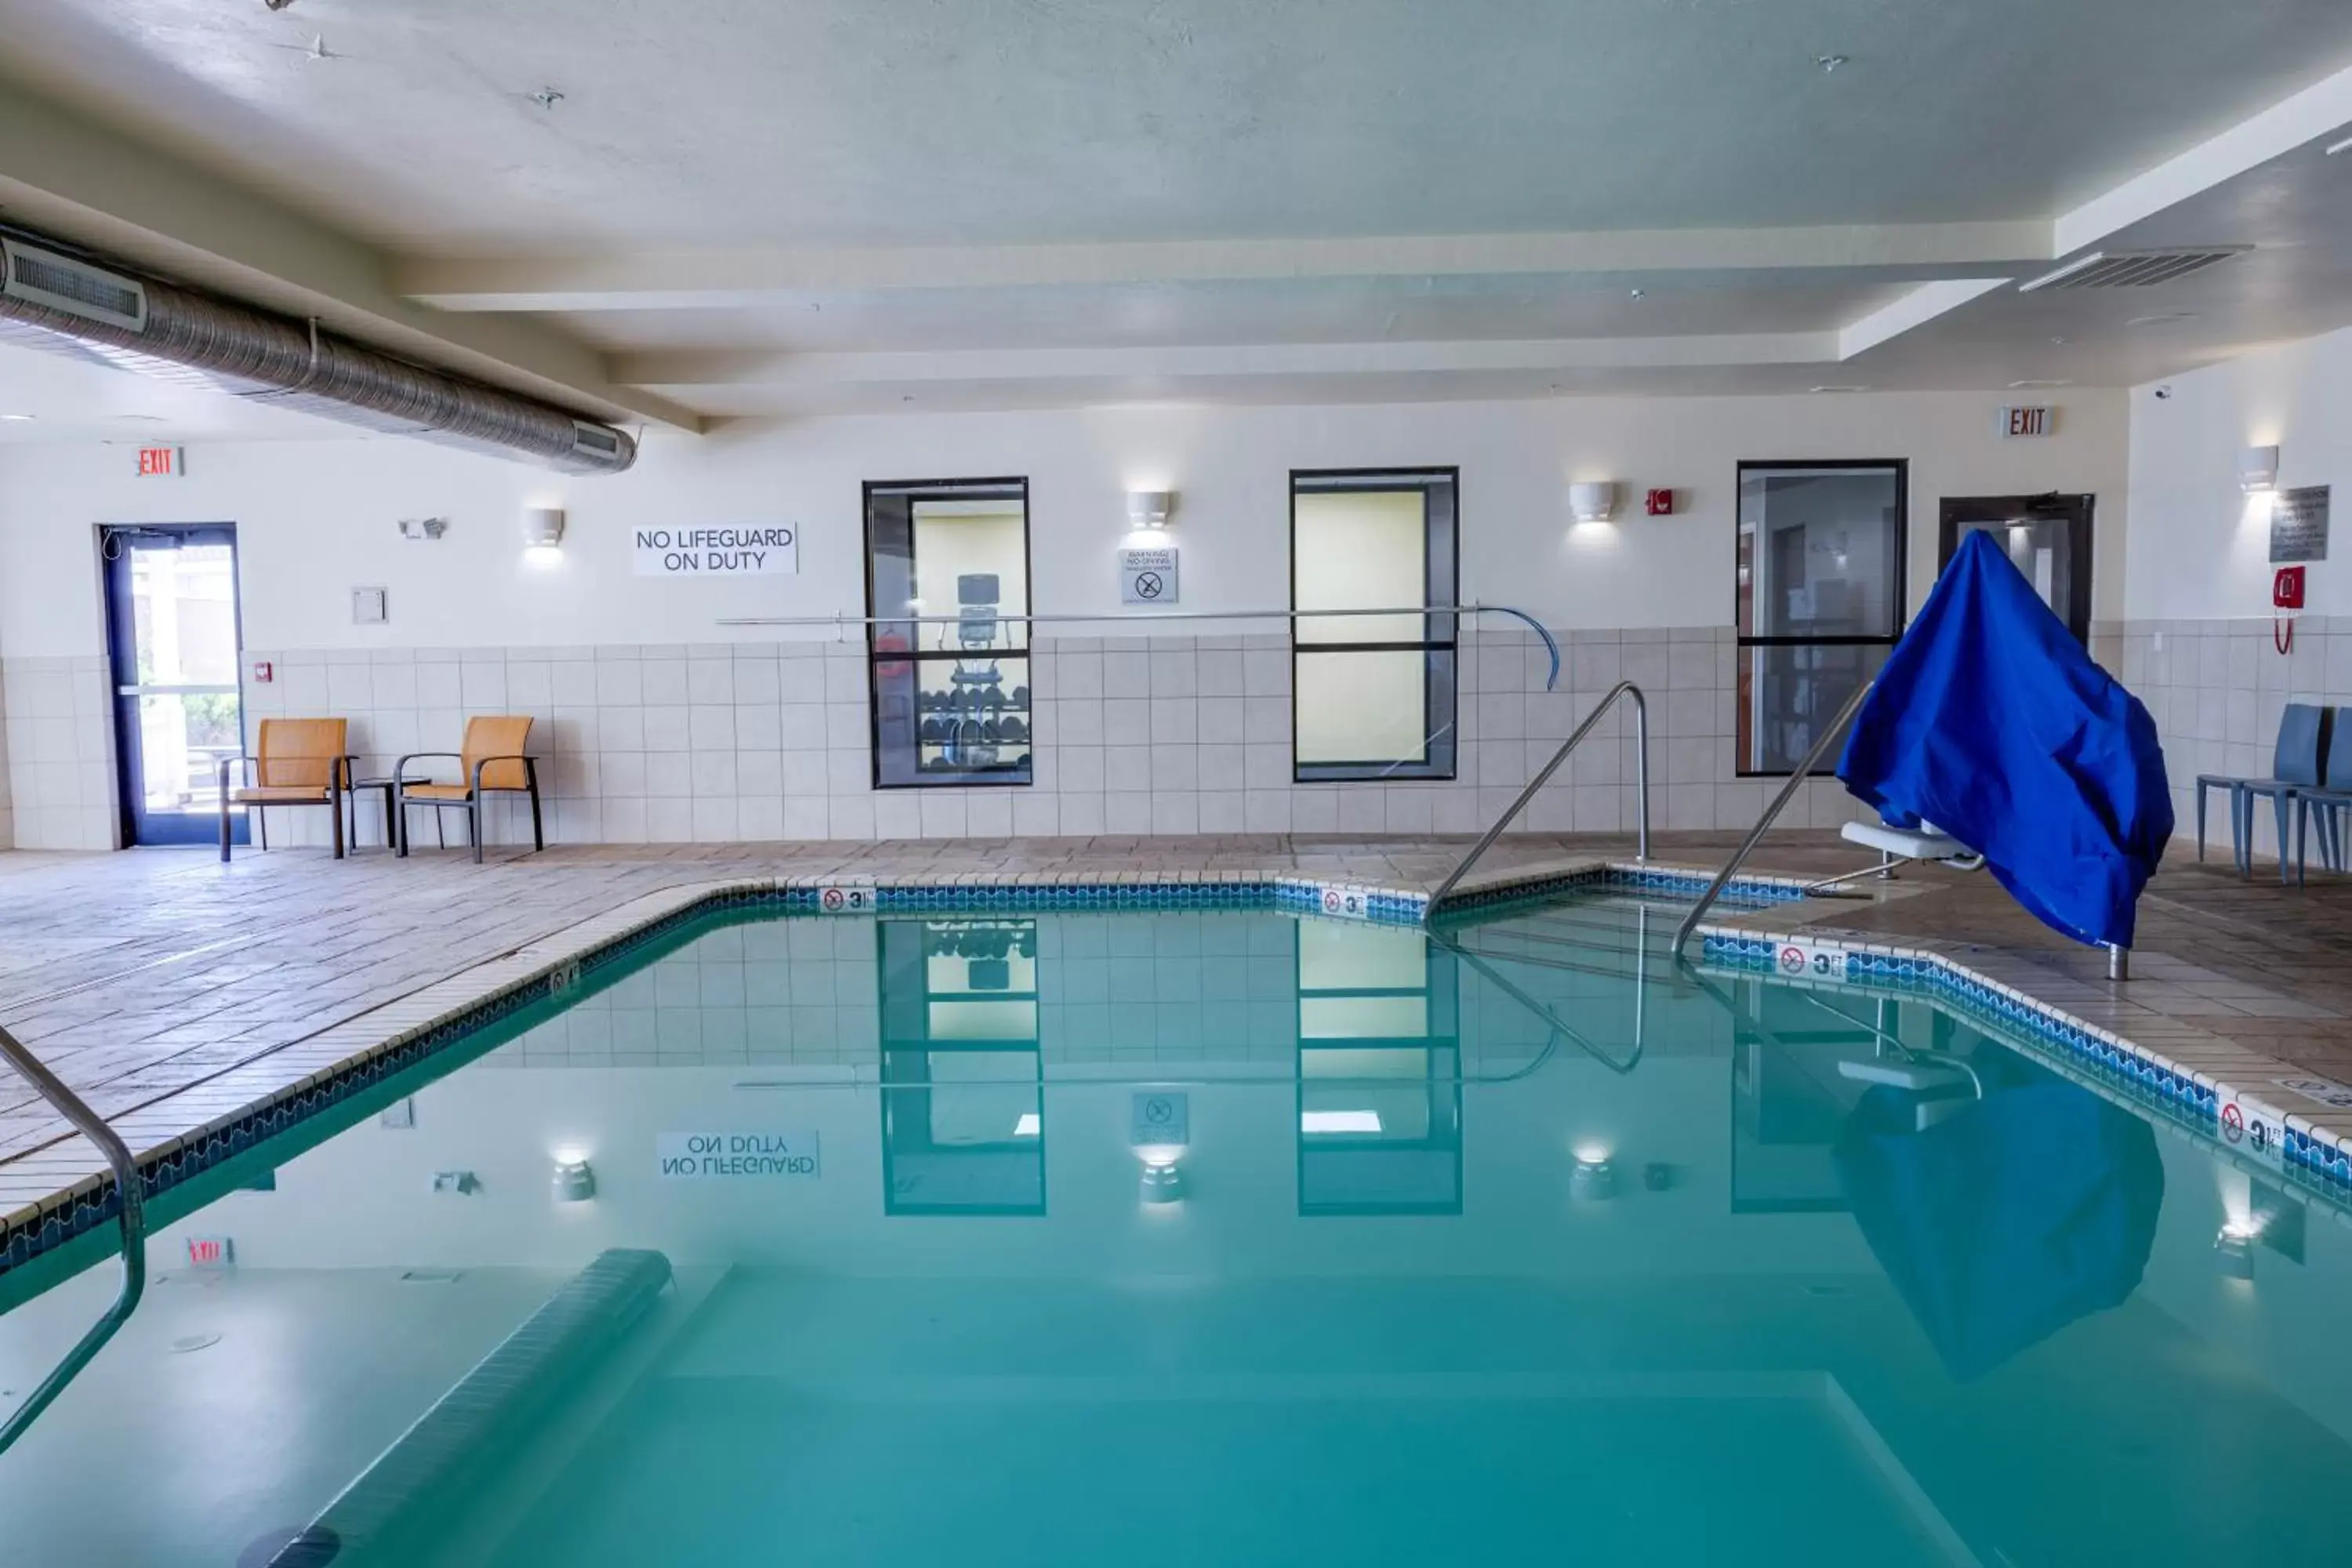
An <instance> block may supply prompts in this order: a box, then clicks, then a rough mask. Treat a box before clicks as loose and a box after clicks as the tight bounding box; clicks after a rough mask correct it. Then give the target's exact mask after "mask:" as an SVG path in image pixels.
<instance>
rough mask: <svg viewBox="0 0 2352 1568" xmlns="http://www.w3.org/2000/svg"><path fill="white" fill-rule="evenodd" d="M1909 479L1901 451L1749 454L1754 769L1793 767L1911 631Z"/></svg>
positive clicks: (1745, 588) (1745, 501) (1747, 647)
mask: <svg viewBox="0 0 2352 1568" xmlns="http://www.w3.org/2000/svg"><path fill="white" fill-rule="evenodd" d="M1909 490H1910V465H1909V464H1908V463H1907V462H1906V461H1905V460H1904V459H1902V458H1885V459H1867V460H1834V461H1828V462H1780V463H1742V464H1740V465H1739V529H1738V588H1737V593H1738V615H1737V625H1738V637H1739V674H1738V704H1739V715H1738V771H1739V773H1741V774H1742V775H1743V776H1746V775H1751V774H1758V773H1764V774H1781V775H1785V774H1787V773H1790V771H1791V770H1792V769H1794V768H1795V767H1796V765H1797V764H1798V763H1800V762H1801V761H1802V760H1803V758H1804V755H1805V753H1806V752H1808V751H1810V750H1811V748H1812V745H1813V742H1815V741H1816V740H1818V739H1819V738H1820V726H1822V725H1823V724H1826V723H1828V722H1829V721H1831V720H1832V719H1833V718H1835V717H1836V716H1837V711H1838V710H1839V709H1840V708H1842V707H1843V706H1844V705H1845V701H1846V700H1847V699H1848V698H1850V697H1852V696H1853V692H1854V689H1855V688H1856V687H1858V686H1860V685H1861V684H1862V683H1863V682H1864V681H1865V680H1868V679H1872V678H1873V677H1874V676H1875V675H1876V674H1877V673H1878V670H1879V668H1880V667H1881V666H1882V665H1884V664H1885V662H1886V656H1887V654H1888V653H1889V652H1890V651H1891V650H1892V649H1893V648H1894V647H1895V642H1896V640H1897V639H1898V638H1900V637H1902V635H1903V595H1904V570H1905V566H1904V553H1905V545H1906V537H1907V534H1908V527H1909V511H1908V507H1909V500H1908V496H1909ZM1836 765H1837V751H1836V748H1835V747H1832V748H1831V749H1830V750H1829V751H1827V752H1823V753H1822V763H1821V766H1820V768H1819V769H1817V770H1816V771H1817V772H1829V771H1831V770H1833V769H1834V768H1835V767H1836Z"/></svg>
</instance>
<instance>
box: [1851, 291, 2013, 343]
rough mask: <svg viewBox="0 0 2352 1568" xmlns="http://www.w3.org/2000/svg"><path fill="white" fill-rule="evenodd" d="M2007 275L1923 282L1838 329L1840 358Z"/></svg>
mask: <svg viewBox="0 0 2352 1568" xmlns="http://www.w3.org/2000/svg"><path fill="white" fill-rule="evenodd" d="M2009 281H2010V279H2006V278H1947V279H1938V280H1937V281H1936V282H1933V283H1922V284H1920V285H1919V287H1917V288H1916V289H1912V290H1911V291H1910V292H1908V293H1906V294H1905V295H1904V296H1903V297H1902V298H1901V299H1899V300H1892V301H1890V302H1889V303H1887V304H1885V305H1882V306H1880V307H1879V308H1878V309H1877V310H1873V311H1872V312H1871V313H1870V314H1869V315H1867V316H1864V317H1863V318H1862V320H1860V321H1851V322H1848V323H1847V324H1846V325H1845V326H1843V327H1842V328H1840V329H1839V330H1838V358H1840V359H1852V358H1853V357H1854V356H1855V355H1856V354H1860V353H1867V352H1869V351H1870V350H1872V349H1874V348H1876V347H1877V346H1878V345H1879V344H1881V343H1883V342H1886V341H1887V340H1888V339H1889V338H1896V337H1900V336H1902V335H1903V334H1904V333H1905V332H1907V331H1910V330H1911V329H1912V328H1914V327H1917V326H1924V325H1925V324H1926V323H1927V322H1929V321H1934V320H1935V319H1936V318H1937V317H1938V316H1941V315H1945V314H1948V312H1950V311H1953V310H1958V309H1959V308H1960V307H1961V306H1963V305H1965V304H1967V303H1968V302H1969V300H1976V299H1980V298H1982V297H1983V296H1985V295H1987V294H1990V293H1991V292H1992V291H1993V290H1994V289H1998V288H2000V286H2001V285H2002V284H2004V283H2007V282H2009Z"/></svg>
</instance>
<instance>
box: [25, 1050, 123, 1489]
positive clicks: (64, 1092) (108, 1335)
mask: <svg viewBox="0 0 2352 1568" xmlns="http://www.w3.org/2000/svg"><path fill="white" fill-rule="evenodd" d="M0 1057H5V1058H6V1059H7V1062H8V1065H9V1066H10V1067H12V1068H16V1070H17V1072H19V1073H21V1074H22V1075H24V1079H25V1081H26V1082H27V1083H29V1084H31V1085H32V1086H33V1087H34V1088H35V1089H39V1090H40V1091H41V1096H42V1098H43V1099H45V1100H47V1101H48V1102H49V1103H50V1104H51V1105H54V1106H56V1107H57V1108H58V1112H59V1113H60V1114H62V1115H63V1116H64V1117H65V1119H66V1120H67V1121H70V1122H72V1123H73V1124H74V1126H75V1127H76V1128H77V1129H79V1131H80V1132H81V1134H82V1136H83V1137H85V1138H87V1139H89V1141H90V1142H93V1143H95V1144H97V1145H98V1147H99V1152H101V1153H103V1154H104V1155H105V1156H106V1163H108V1164H109V1165H110V1166H112V1167H113V1168H114V1190H115V1193H116V1194H117V1208H118V1212H119V1215H120V1217H121V1222H122V1287H121V1289H120V1290H118V1291H117V1292H116V1293H115V1297H114V1305H113V1306H111V1307H109V1308H108V1309H107V1310H106V1315H105V1316H104V1317H102V1318H100V1319H99V1321H97V1322H95V1323H93V1324H91V1325H90V1330H89V1332H88V1333H86V1334H84V1335H82V1337H81V1338H80V1339H79V1341H77V1342H75V1344H74V1347H73V1349H71V1350H69V1351H68V1352H66V1357H65V1360H63V1361H61V1362H59V1363H58V1364H57V1367H56V1369H55V1370H53V1371H52V1372H51V1373H49V1375H48V1376H47V1377H45V1378H43V1379H42V1380H41V1385H40V1386H39V1387H38V1388H36V1389H34V1390H33V1392H32V1393H31V1394H29V1395H28V1396H26V1400H25V1403H24V1404H23V1405H21V1406H19V1407H18V1408H17V1410H16V1414H14V1415H10V1416H9V1417H8V1419H7V1421H6V1423H5V1425H0V1454H5V1453H6V1452H7V1451H8V1447H9V1445H11V1444H13V1443H14V1442H16V1439H17V1438H19V1437H21V1436H24V1435H25V1429H26V1427H28V1426H31V1425H32V1424H33V1422H34V1420H35V1419H36V1418H37V1417H38V1416H39V1415H40V1414H41V1412H42V1411H44V1410H47V1408H48V1407H49V1405H50V1402H51V1401H53V1400H55V1399H56V1398H57V1396H58V1394H63V1393H64V1392H65V1390H66V1384H69V1383H71V1382H72V1381H73V1380H74V1379H75V1378H76V1377H77V1376H79V1374H80V1373H81V1369H82V1368H84V1367H86V1366H88V1365H89V1363H90V1361H91V1359H92V1358H93V1357H95V1356H96V1355H97V1354H98V1352H100V1351H101V1350H103V1349H104V1348H105V1347H106V1342H107V1341H109V1340H110V1339H112V1338H113V1337H114V1331H115V1330H117V1329H119V1328H121V1326H122V1324H123V1321H124V1320H125V1319H127V1318H129V1317H130V1316H131V1310H133V1309H134V1308H136V1307H137V1306H138V1305H139V1298H140V1295H141V1294H142V1292H143V1291H144V1290H145V1289H147V1225H146V1216H145V1215H144V1214H143V1213H142V1210H141V1207H140V1182H139V1162H138V1161H136V1160H134V1159H132V1158H131V1150H130V1149H129V1147H128V1146H126V1145H125V1144H124V1143H123V1142H122V1140H121V1138H120V1137H119V1136H117V1135H116V1133H115V1131H114V1129H113V1128H111V1127H109V1126H108V1125H107V1124H106V1119H105V1118H104V1117H102V1116H100V1115H99V1113H98V1112H97V1111H95V1110H91V1109H90V1108H89V1105H88V1104H87V1103H85V1102H84V1101H83V1100H82V1098H81V1097H80V1096H79V1095H78V1094H76V1093H75V1092H74V1091H73V1090H72V1089H68V1088H67V1087H66V1085H65V1081H64V1080H63V1079H59V1078H58V1075H57V1074H55V1073H53V1072H51V1071H50V1070H49V1069H48V1068H47V1065H46V1064H44V1063H43V1062H42V1060H41V1059H40V1058H38V1057H37V1056H35V1055H34V1054H33V1053H32V1052H31V1051H29V1050H27V1049H26V1047H25V1046H24V1044H23V1042H22V1041H20V1040H18V1039H17V1038H16V1036H14V1035H12V1034H10V1033H9V1032H8V1031H7V1030H5V1029H0Z"/></svg>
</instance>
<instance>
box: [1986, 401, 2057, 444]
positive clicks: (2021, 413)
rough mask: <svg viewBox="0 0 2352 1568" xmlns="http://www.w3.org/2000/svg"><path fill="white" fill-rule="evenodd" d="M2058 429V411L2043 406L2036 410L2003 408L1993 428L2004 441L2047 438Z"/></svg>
mask: <svg viewBox="0 0 2352 1568" xmlns="http://www.w3.org/2000/svg"><path fill="white" fill-rule="evenodd" d="M2057 427H2058V411H2057V410H2056V409H2054V408H2052V407H2050V406H2048V405H2042V406H2041V407H2038V408H2004V409H2002V410H2001V411H2000V421H1999V423H1998V424H1997V425H1996V426H1995V428H1996V429H1998V430H1999V431H2000V434H2001V436H2002V437H2003V438H2004V439H2011V440H2013V439H2015V438H2017V437H2022V436H2047V435H2049V434H2050V433H2051V432H2052V431H2053V430H2055V429H2056V428H2057Z"/></svg>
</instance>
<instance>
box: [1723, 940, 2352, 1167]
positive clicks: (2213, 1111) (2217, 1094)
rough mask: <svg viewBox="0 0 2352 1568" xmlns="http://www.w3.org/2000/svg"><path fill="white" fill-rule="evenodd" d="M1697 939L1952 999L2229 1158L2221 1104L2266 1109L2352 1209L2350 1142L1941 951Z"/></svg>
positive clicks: (1730, 951) (2297, 1156)
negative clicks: (1791, 956)
mask: <svg viewBox="0 0 2352 1568" xmlns="http://www.w3.org/2000/svg"><path fill="white" fill-rule="evenodd" d="M1695 934H1696V936H1697V937H1698V939H1699V942H1700V944H1701V945H1700V955H1701V959H1702V961H1703V962H1705V963H1708V964H1711V965H1714V966H1716V967H1717V968H1722V969H1729V970H1739V971H1746V972H1749V973H1761V974H1783V973H1785V971H1783V969H1782V968H1781V966H1780V954H1781V952H1783V950H1793V951H1798V952H1803V953H1804V954H1805V955H1806V956H1807V957H1808V958H1809V959H1811V958H1823V959H1826V960H1828V961H1830V962H1832V963H1834V964H1835V965H1836V969H1835V972H1834V973H1832V974H1830V975H1829V978H1830V979H1831V980H1832V982H1833V983H1844V984H1855V983H1861V984H1867V985H1870V986H1873V987H1874V988H1887V989H1894V990H1915V991H1927V992H1932V993H1934V994H1937V995H1938V996H1939V997H1941V998H1943V999H1945V1000H1947V1001H1950V1002H1957V1003H1958V1004H1959V1005H1960V1006H1961V1008H1962V1010H1963V1011H1966V1012H1969V1013H1972V1014H1975V1015H1977V1016H1980V1017H1983V1018H1985V1019H1988V1020H1990V1021H1992V1022H1994V1023H1997V1024H1999V1025H2000V1026H2004V1027H2006V1028H2009V1029H2011V1030H2014V1031H2018V1032H2021V1033H2022V1034H2024V1035H2025V1036H2026V1037H2028V1038H2029V1039H2030V1040H2032V1042H2034V1043H2035V1044H2036V1045H2037V1046H2039V1047H2041V1048H2042V1049H2043V1050H2044V1051H2046V1052H2047V1053H2048V1054H2049V1055H2050V1056H2051V1057H2052V1058H2054V1059H2056V1060H2058V1061H2060V1062H2062V1063H2065V1064H2068V1065H2071V1066H2073V1067H2074V1068H2078V1069H2080V1070H2083V1071H2085V1072H2087V1073H2088V1074H2089V1075H2090V1076H2092V1077H2093V1078H2094V1079H2095V1080H2097V1081H2099V1082H2101V1083H2104V1084H2107V1085H2110V1086H2113V1087H2116V1088H2118V1089H2122V1090H2124V1091H2125V1093H2126V1098H2128V1099H2130V1100H2132V1101H2133V1102H2134V1103H2136V1104H2139V1105H2143V1106H2145V1107H2147V1108H2148V1109H2149V1110H2155V1111H2157V1112H2158V1113H2159V1114H2162V1115H2164V1116H2166V1117H2167V1118H2168V1119H2169V1120H2171V1121H2175V1122H2177V1123H2179V1124H2180V1125H2182V1126H2186V1127H2188V1128H2189V1129H2190V1130H2192V1131H2199V1132H2201V1133H2204V1134H2205V1135H2206V1136H2208V1137H2209V1138H2210V1139H2211V1140H2212V1141H2213V1142H2215V1143H2216V1144H2218V1145H2220V1146H2221V1147H2223V1148H2225V1149H2231V1152H2237V1153H2240V1154H2244V1153H2245V1151H2243V1150H2237V1149H2235V1148H2234V1147H2233V1145H2232V1144H2231V1142H2230V1141H2229V1140H2227V1139H2225V1138H2224V1137H2223V1136H2222V1131H2223V1123H2222V1108H2223V1107H2224V1106H2231V1107H2235V1106H2237V1105H2241V1104H2251V1105H2256V1106H2261V1107H2263V1109H2265V1110H2276V1111H2277V1114H2278V1116H2279V1120H2280V1121H2281V1123H2282V1124H2283V1125H2284V1128H2285V1133H2286V1135H2285V1137H2284V1140H2283V1147H2282V1148H2281V1150H2280V1166H2279V1170H2280V1173H2281V1174H2282V1175H2284V1176H2285V1177H2287V1178H2288V1179H2290V1180H2291V1181H2293V1182H2295V1183H2296V1184H2308V1185H2310V1186H2312V1187H2314V1188H2315V1189H2317V1190H2318V1191H2320V1192H2323V1193H2325V1194H2327V1195H2328V1196H2329V1197H2331V1198H2333V1199H2335V1200H2336V1201H2337V1202H2339V1203H2352V1137H2347V1135H2346V1134H2345V1133H2343V1132H2341V1131H2336V1130H2335V1129H2333V1128H2329V1127H2326V1126H2323V1125H2322V1124H2320V1123H2319V1122H2317V1121H2313V1120H2312V1119H2311V1118H2310V1117H2308V1116H2305V1115H2304V1114H2303V1113H2301V1112H2299V1111H2289V1110H2283V1109H2280V1108H2278V1107H2276V1106H2275V1105H2273V1103H2272V1102H2271V1100H2270V1098H2269V1097H2266V1096H2263V1095H2258V1094H2254V1093H2252V1092H2250V1091H2249V1090H2248V1089H2245V1088H2243V1087H2242V1086H2240V1085H2237V1084H2233V1083H2231V1082H2229V1081H2227V1080H2226V1079H2221V1078H2217V1077H2215V1076H2214V1075H2212V1074H2210V1073H2207V1072H2202V1071H2200V1070H2198V1069H2196V1068H2188V1067H2184V1066H2182V1065H2181V1064H2179V1063H2178V1062H2175V1061H2173V1060H2172V1059H2170V1058H2168V1057H2166V1056H2165V1055H2164V1054H2163V1053H2162V1052H2160V1051H2155V1050H2151V1049H2149V1048H2148V1047H2146V1046H2141V1045H2137V1044H2135V1043H2133V1042H2132V1041H2130V1040H2127V1039H2126V1038H2125V1037H2123V1036H2121V1035H2118V1034H2116V1032H2115V1031H2114V1030H2112V1029H2107V1028H2103V1027H2101V1026H2098V1025H2096V1024H2092V1023H2088V1022H2086V1021H2084V1020H2083V1019H2081V1018H2077V1017H2075V1016H2074V1015H2073V1014H2071V1013H2068V1012H2066V1011H2065V1010H2064V1009H2063V1008H2061V1007H2057V1006H2053V1005H2051V1004H2050V1003H2047V1002H2043V1001H2041V1000H2038V999H2037V998H2035V997H2032V996H2030V995H2028V994H2026V993H2024V992H2023V991H2021V990H2019V989H2018V988H2017V987H2016V986H2014V985H2011V984H2006V983H2004V982H2001V981H1999V980H1995V979H1993V978H1992V977H1991V976H1990V975H1988V974H1984V973H1980V972H1979V971H1978V970H1975V969H1972V968H1970V967H1969V965H1967V964H1965V963H1960V962H1959V961H1958V960H1957V959H1954V958H1952V957H1951V956H1950V955H1948V954H1946V953H1942V952H1932V951H1929V950H1927V949H1924V948H1916V947H1904V946H1900V945H1894V944H1889V943H1884V942H1864V941H1857V940H1853V939H1850V938H1842V937H1837V936H1833V935H1830V934H1827V933H1822V932H1811V931H1808V932H1790V931H1777V932H1776V931H1759V930H1756V929H1753V928H1751V927H1748V926H1729V925H1716V924H1706V925H1701V926H1700V927H1699V928H1698V930H1697V931H1696V933H1695ZM2280 1065H2281V1066H2282V1067H2284V1066H2285V1065H2286V1064H2284V1063H2282V1064H2280Z"/></svg>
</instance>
